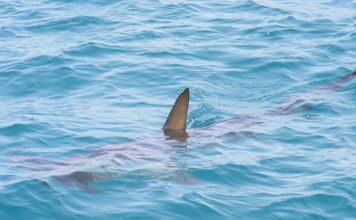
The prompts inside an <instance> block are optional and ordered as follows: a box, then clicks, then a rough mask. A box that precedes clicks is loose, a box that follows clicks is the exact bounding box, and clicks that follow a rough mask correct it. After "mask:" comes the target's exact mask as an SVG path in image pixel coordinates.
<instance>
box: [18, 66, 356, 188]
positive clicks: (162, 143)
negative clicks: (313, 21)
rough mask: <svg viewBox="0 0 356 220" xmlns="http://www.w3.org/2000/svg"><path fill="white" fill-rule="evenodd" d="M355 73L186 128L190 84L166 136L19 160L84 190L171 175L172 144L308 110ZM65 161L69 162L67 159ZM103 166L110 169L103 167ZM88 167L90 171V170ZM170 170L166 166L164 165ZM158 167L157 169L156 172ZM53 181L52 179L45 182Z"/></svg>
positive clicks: (174, 110) (178, 101) (237, 132)
mask: <svg viewBox="0 0 356 220" xmlns="http://www.w3.org/2000/svg"><path fill="white" fill-rule="evenodd" d="M355 77H356V71H355V72H353V73H351V74H349V75H346V76H344V77H342V78H341V79H339V80H337V81H335V82H333V83H331V84H329V85H327V86H325V87H322V88H319V89H316V90H313V91H312V92H310V93H306V94H302V95H300V96H298V97H296V98H294V99H292V100H291V101H290V102H287V104H284V105H282V106H279V107H278V108H276V109H275V110H273V111H270V112H267V113H265V114H263V115H260V116H252V115H238V116H235V117H233V118H230V119H226V120H223V121H220V122H217V123H214V124H211V125H209V126H207V127H204V128H199V129H190V130H189V132H187V130H186V120H187V115H188V107H189V89H185V90H184V91H183V92H182V93H181V94H180V95H179V96H178V97H177V99H176V101H175V103H174V105H173V107H172V109H171V111H170V113H169V115H168V118H167V119H166V121H165V123H164V126H163V133H164V136H158V137H155V138H152V139H150V140H148V141H145V142H131V143H124V144H120V145H115V146H109V147H104V148H102V149H98V150H95V151H92V152H91V153H89V154H88V155H84V156H80V157H75V158H67V159H64V160H61V161H53V160H48V161H47V160H43V159H35V158H26V157H21V156H19V157H15V158H13V159H14V160H16V162H17V163H19V162H20V163H21V164H25V165H26V167H27V168H28V167H31V170H35V171H40V172H41V176H50V177H53V178H54V179H55V180H57V181H60V182H63V183H66V184H68V185H73V186H76V187H79V188H80V189H81V190H83V191H87V192H90V191H93V188H91V187H90V185H89V183H91V182H98V181H103V180H106V179H110V178H115V177H117V176H119V175H121V174H125V173H126V174H127V173H130V171H135V173H136V172H137V171H138V170H146V171H145V172H146V174H147V170H148V169H149V170H150V173H149V174H147V175H150V176H155V175H160V176H165V175H167V176H169V173H172V172H171V171H172V170H177V169H179V166H177V165H176V164H175V163H174V161H172V159H171V150H172V148H170V147H167V145H168V146H170V145H171V146H181V145H184V143H186V141H187V139H189V141H193V142H194V141H199V140H203V139H206V138H210V137H211V136H212V134H213V135H214V136H220V135H226V134H235V136H239V135H240V134H242V135H247V136H248V134H249V133H246V132H245V133H244V129H245V128H248V127H251V126H253V125H256V124H260V123H264V122H267V121H270V120H273V119H274V118H276V117H280V116H283V115H288V114H293V113H297V112H302V111H307V110H309V109H311V108H312V104H311V102H310V101H311V100H313V99H314V98H315V96H317V95H320V94H325V93H327V92H330V91H332V90H335V89H337V88H339V87H341V86H342V85H343V84H345V83H347V82H349V81H350V80H352V79H353V78H355ZM63 161H65V162H63ZM102 169H104V170H105V172H103V171H101V170H102ZM86 170H87V171H86ZM164 170H165V171H167V172H163V171H164ZM155 171H157V172H155ZM46 185H48V184H46Z"/></svg>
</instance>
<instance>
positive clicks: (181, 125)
mask: <svg viewBox="0 0 356 220" xmlns="http://www.w3.org/2000/svg"><path fill="white" fill-rule="evenodd" d="M188 106H189V89H188V88H187V89H185V90H184V91H183V92H182V93H181V94H180V95H179V96H178V98H177V100H176V102H175V103H174V105H173V107H172V109H171V111H170V113H169V115H168V118H167V120H166V122H165V123H164V126H163V130H165V131H166V130H184V131H185V128H186V122H187V113H188Z"/></svg>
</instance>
